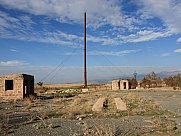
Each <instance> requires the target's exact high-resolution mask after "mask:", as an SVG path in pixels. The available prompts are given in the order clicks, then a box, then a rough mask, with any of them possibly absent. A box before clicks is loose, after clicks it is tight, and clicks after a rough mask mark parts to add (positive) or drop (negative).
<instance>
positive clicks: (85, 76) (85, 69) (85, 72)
mask: <svg viewBox="0 0 181 136" xmlns="http://www.w3.org/2000/svg"><path fill="white" fill-rule="evenodd" d="M84 88H87V65H86V12H85V13H84Z"/></svg>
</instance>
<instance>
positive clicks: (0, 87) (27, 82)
mask: <svg viewBox="0 0 181 136" xmlns="http://www.w3.org/2000/svg"><path fill="white" fill-rule="evenodd" d="M33 94H34V76H32V75H26V74H12V75H1V76H0V98H2V99H22V98H24V97H27V96H29V95H33Z"/></svg>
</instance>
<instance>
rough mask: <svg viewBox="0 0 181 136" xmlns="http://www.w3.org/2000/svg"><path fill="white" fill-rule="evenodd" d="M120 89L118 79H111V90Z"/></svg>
mask: <svg viewBox="0 0 181 136" xmlns="http://www.w3.org/2000/svg"><path fill="white" fill-rule="evenodd" d="M119 89H120V81H119V80H113V81H112V90H119Z"/></svg>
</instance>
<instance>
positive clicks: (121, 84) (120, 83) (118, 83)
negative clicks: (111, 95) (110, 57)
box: [112, 80, 130, 90]
mask: <svg viewBox="0 0 181 136" xmlns="http://www.w3.org/2000/svg"><path fill="white" fill-rule="evenodd" d="M128 89H130V83H129V81H128V80H113V81H112V90H128Z"/></svg>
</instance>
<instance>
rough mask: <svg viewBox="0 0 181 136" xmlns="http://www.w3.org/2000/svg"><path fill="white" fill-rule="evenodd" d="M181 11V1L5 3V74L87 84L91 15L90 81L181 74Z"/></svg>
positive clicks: (0, 30) (1, 28)
mask: <svg viewBox="0 0 181 136" xmlns="http://www.w3.org/2000/svg"><path fill="white" fill-rule="evenodd" d="M180 7H181V1H179V0H109V1H108V0H41V1H40V0H0V74H10V73H27V74H33V75H35V79H36V82H38V81H41V80H43V82H46V83H74V82H82V79H83V69H82V66H83V15H84V12H85V11H86V12H87V54H88V57H87V60H88V62H87V65H88V79H89V80H96V79H109V78H112V77H119V76H122V75H131V74H132V73H133V72H134V71H135V70H136V71H137V73H138V74H141V73H147V72H150V71H155V72H161V71H174V70H180V69H181V63H179V62H180V61H179V60H180V59H181V8H180Z"/></svg>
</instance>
